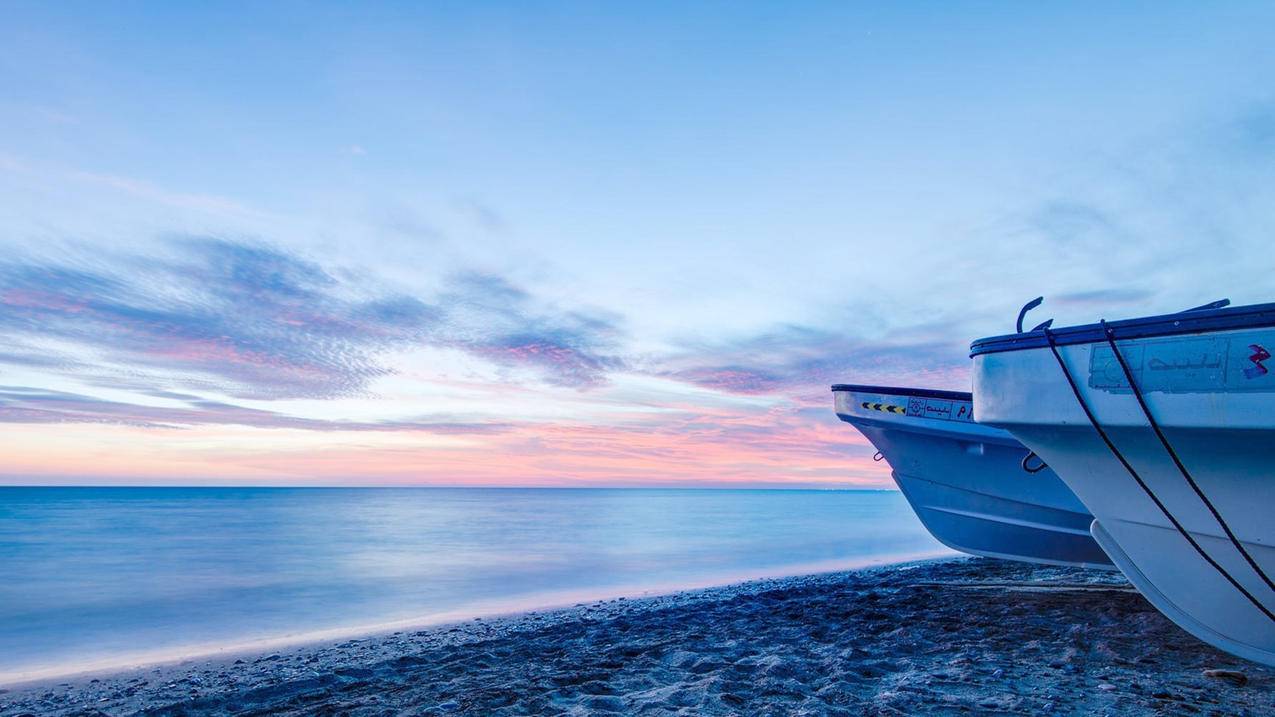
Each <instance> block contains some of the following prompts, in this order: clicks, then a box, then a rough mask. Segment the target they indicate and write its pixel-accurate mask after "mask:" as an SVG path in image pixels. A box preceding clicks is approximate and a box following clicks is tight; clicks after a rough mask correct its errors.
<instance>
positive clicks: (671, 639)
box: [0, 558, 1275, 717]
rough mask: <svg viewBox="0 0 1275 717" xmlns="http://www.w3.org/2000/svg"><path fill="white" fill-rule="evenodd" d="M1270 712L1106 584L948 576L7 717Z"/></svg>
mask: <svg viewBox="0 0 1275 717" xmlns="http://www.w3.org/2000/svg"><path fill="white" fill-rule="evenodd" d="M138 713H140V714H153V715H220V714H236V715H249V714H255V715H265V714H272V715H273V714H284V715H302V714H304V715H398V714H420V715H444V714H446V715H457V714H461V715H525V714H566V715H592V714H638V715H673V714H678V715H825V714H826V715H877V714H884V715H917V714H920V715H949V714H952V715H955V714H1100V715H1101V714H1111V715H1177V714H1182V715H1187V714H1217V715H1245V714H1249V715H1269V714H1275V671H1272V670H1269V669H1266V668H1262V667H1259V666H1257V665H1255V664H1253V663H1248V662H1245V661H1243V660H1240V659H1239V658H1235V657H1231V656H1230V655H1227V654H1225V653H1222V652H1219V651H1217V650H1215V649H1213V648H1211V647H1209V646H1207V645H1205V644H1203V643H1201V642H1200V641H1198V640H1196V639H1195V638H1193V637H1191V636H1190V635H1188V634H1187V633H1186V632H1184V631H1182V630H1181V629H1179V628H1178V627H1177V626H1175V625H1173V624H1172V623H1171V622H1169V621H1168V620H1167V619H1165V618H1164V617H1162V616H1161V615H1160V614H1159V613H1158V612H1156V611H1155V609H1154V608H1152V607H1151V606H1150V605H1149V604H1148V603H1147V602H1146V601H1145V600H1144V599H1143V598H1142V597H1141V596H1140V595H1138V594H1137V593H1136V592H1135V591H1133V590H1132V589H1131V588H1130V587H1129V586H1128V584H1127V583H1126V582H1125V581H1124V579H1123V578H1122V577H1121V576H1120V575H1119V574H1118V573H1112V572H1104V571H1086V570H1075V569H1067V568H1046V567H1037V566H1028V565H1020V564H1015V563H1008V562H1002V561H994V560H981V559H966V558H956V559H948V560H942V561H934V562H925V563H914V564H907V565H902V566H893V567H889V568H876V569H870V570H863V571H855V572H846V573H832V574H826V575H816V576H806V577H796V578H784V579H777V580H763V581H755V582H749V583H742V584H739V585H733V586H729V587H722V588H710V589H705V590H696V591H688V592H683V593H678V594H675V595H669V596H663V597H654V598H642V599H630V600H625V599H619V600H611V601H606V602H602V603H593V604H588V605H580V606H577V607H575V608H572V609H569V610H558V611H553V612H543V613H528V614H524V615H518V616H511V617H507V618H500V619H489V620H473V621H469V622H466V623H463V624H457V625H451V626H442V627H435V628H430V629H425V630H419V631H411V632H408V631H403V632H396V633H393V634H387V635H379V636H369V637H365V638H362V639H356V640H346V641H342V642H339V643H327V644H315V645H309V646H303V647H297V648H293V649H290V650H286V651H280V652H276V653H271V654H267V655H261V654H258V655H244V656H239V657H233V656H232V657H222V658H217V659H204V660H199V661H192V662H187V663H181V664H173V665H165V666H158V667H151V668H147V669H143V670H134V671H130V672H124V673H116V674H113V675H97V676H84V677H81V678H77V679H74V680H63V681H58V682H56V683H43V684H39V683H33V684H28V685H18V686H13V687H10V688H9V689H8V690H7V691H4V692H2V693H0V717H16V716H17V715H27V714H29V715H125V714H138Z"/></svg>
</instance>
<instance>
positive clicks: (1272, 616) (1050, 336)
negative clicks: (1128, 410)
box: [1045, 329, 1275, 622]
mask: <svg viewBox="0 0 1275 717" xmlns="http://www.w3.org/2000/svg"><path fill="white" fill-rule="evenodd" d="M1045 338H1046V339H1047V340H1048V341H1049V350H1050V351H1052V352H1053V354H1054V358H1055V359H1056V360H1057V361H1058V367H1059V368H1061V369H1062V372H1063V376H1064V377H1066V379H1067V384H1068V385H1069V386H1071V392H1072V393H1073V394H1074V395H1075V396H1076V402H1077V403H1079V404H1080V408H1081V410H1083V411H1084V412H1085V417H1086V418H1088V419H1089V425H1091V426H1093V429H1094V431H1096V432H1097V433H1098V437H1099V438H1101V439H1102V442H1103V443H1105V444H1107V448H1108V449H1109V450H1110V451H1111V454H1112V455H1114V456H1115V457H1116V460H1118V461H1120V465H1122V466H1124V469H1125V470H1126V471H1128V472H1129V475H1131V476H1133V480H1134V481H1136V482H1137V484H1138V487H1139V488H1141V489H1142V492H1143V493H1146V494H1147V497H1148V498H1150V499H1151V502H1152V503H1155V506H1156V507H1157V508H1159V509H1160V512H1161V513H1163V514H1164V517H1165V518H1168V519H1169V522H1170V523H1172V524H1173V527H1174V528H1176V529H1177V531H1178V533H1180V534H1181V535H1182V537H1183V538H1186V542H1188V543H1190V544H1191V547H1192V548H1195V552H1197V553H1199V554H1200V557H1201V558H1204V561H1205V562H1207V563H1208V564H1209V565H1211V566H1212V567H1213V569H1214V570H1216V571H1217V572H1218V574H1219V575H1221V576H1222V577H1224V578H1226V581H1227V582H1229V583H1230V584H1231V585H1233V586H1234V587H1235V589H1236V590H1238V591H1240V594H1241V595H1243V596H1244V597H1246V598H1248V601H1249V602H1251V603H1253V606H1254V607H1256V608H1257V609H1258V610H1260V611H1261V612H1262V614H1263V615H1265V616H1266V617H1267V619H1269V620H1270V621H1271V622H1275V613H1272V612H1271V611H1270V610H1269V609H1268V608H1267V607H1266V606H1265V605H1263V604H1262V601H1260V600H1258V599H1257V598H1255V597H1253V594H1252V593H1250V592H1249V591H1248V590H1247V589H1246V588H1245V587H1244V586H1243V585H1241V584H1240V583H1239V581H1237V580H1236V579H1235V578H1233V577H1231V574H1230V573H1228V572H1226V570H1225V569H1224V568H1223V567H1222V566H1221V565H1218V563H1217V561H1216V560H1214V559H1213V557H1212V556H1210V555H1209V554H1208V553H1206V552H1204V548H1202V547H1200V544H1199V543H1197V542H1195V538H1192V537H1191V534H1190V533H1188V532H1187V530H1186V528H1184V527H1182V524H1181V523H1179V522H1178V519H1177V518H1175V517H1173V514H1172V513H1170V512H1169V509H1168V508H1166V507H1165V506H1164V503H1161V502H1160V499H1159V498H1158V497H1156V494H1155V493H1153V492H1152V491H1151V489H1150V488H1149V487H1147V484H1146V482H1144V481H1143V480H1142V476H1140V475H1138V472H1137V471H1135V470H1134V469H1133V466H1131V465H1129V461H1127V460H1125V457H1124V455H1123V454H1122V453H1120V449H1118V448H1116V444H1114V443H1112V442H1111V438H1110V437H1109V436H1108V435H1107V432H1106V431H1104V430H1102V426H1101V425H1100V424H1099V423H1098V419H1097V418H1095V417H1094V415H1093V411H1091V410H1090V409H1089V404H1087V403H1085V398H1084V396H1082V395H1081V394H1080V387H1078V386H1077V385H1076V379H1074V378H1072V376H1071V371H1070V370H1069V369H1068V368H1067V364H1066V362H1064V361H1063V357H1062V354H1060V353H1058V343H1057V342H1056V341H1055V340H1054V332H1052V331H1050V330H1049V329H1045Z"/></svg>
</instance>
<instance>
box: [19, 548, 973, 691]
mask: <svg viewBox="0 0 1275 717" xmlns="http://www.w3.org/2000/svg"><path fill="white" fill-rule="evenodd" d="M956 555H958V554H957V553H955V552H954V551H952V550H950V549H946V548H945V549H942V550H936V551H932V552H924V553H910V554H901V555H883V556H877V557H873V558H862V559H850V560H826V561H819V562H813V563H799V564H794V565H786V566H783V567H777V568H770V569H758V570H751V571H745V572H739V573H729V574H722V575H714V576H712V577H708V578H704V579H702V580H699V581H695V582H692V583H689V584H687V583H664V584H654V585H641V586H633V585H627V586H626V585H618V586H611V587H606V588H590V589H580V590H558V591H548V592H541V593H532V594H528V595H524V596H520V597H516V598H509V599H501V600H492V601H484V602H479V603H474V604H472V605H469V606H467V607H465V608H459V609H451V610H442V611H439V612H435V613H430V614H428V615H421V616H416V617H410V618H403V619H398V620H388V621H381V622H374V623H362V624H358V625H347V626H340V627H333V628H325V629H320V630H307V631H304V632H294V633H288V634H285V635H278V636H274V637H265V638H257V639H249V640H236V641H232V642H228V643H218V644H203V645H200V644H196V645H188V646H183V647H178V648H172V649H164V650H152V651H139V652H135V653H129V654H127V655H112V656H109V657H101V658H96V659H92V660H88V661H84V662H80V663H76V664H75V665H73V666H66V665H58V666H51V667H34V668H29V669H23V670H12V671H8V672H0V689H8V690H11V691H15V690H25V689H31V688H34V687H37V686H40V685H46V684H52V683H57V682H66V681H75V680H80V679H83V678H92V677H107V676H112V675H118V674H123V673H133V672H139V671H145V670H147V669H149V668H154V667H173V666H177V665H181V664H185V663H190V662H201V661H214V662H215V661H223V660H227V659H233V658H243V657H255V656H257V655H260V654H265V653H268V652H277V651H279V650H288V649H293V648H305V647H318V646H321V645H323V644H326V643H330V642H336V641H343V640H350V639H357V638H376V637H383V636H384V635H387V634H390V633H393V632H395V631H416V630H424V629H432V628H441V627H450V626H452V625H457V624H461V623H464V622H468V621H471V620H475V619H481V620H498V619H512V618H518V617H521V616H524V615H529V614H534V613H546V612H557V611H561V610H569V609H573V608H576V607H581V606H582V605H583V604H586V603H596V602H605V601H610V600H618V599H625V600H639V599H645V598H656V597H672V596H676V595H679V594H681V593H688V594H689V593H698V592H701V591H704V590H712V589H714V588H727V587H732V586H736V585H742V584H746V583H750V582H755V581H764V580H782V579H788V578H799V577H809V576H816V575H824V574H828V573H840V572H850V571H861V570H870V569H874V568H881V567H892V566H898V565H904V564H910V563H921V562H928V561H934V560H943V559H946V558H950V557H953V556H956Z"/></svg>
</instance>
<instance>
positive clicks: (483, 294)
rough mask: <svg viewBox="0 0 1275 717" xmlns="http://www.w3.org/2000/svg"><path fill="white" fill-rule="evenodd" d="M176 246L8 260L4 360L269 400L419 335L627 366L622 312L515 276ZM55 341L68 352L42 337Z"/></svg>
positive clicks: (325, 383)
mask: <svg viewBox="0 0 1275 717" xmlns="http://www.w3.org/2000/svg"><path fill="white" fill-rule="evenodd" d="M163 248H164V249H165V251H163V252H160V253H159V254H158V255H153V256H141V255H129V256H122V257H121V256H114V257H112V256H106V255H103V254H101V253H94V254H93V255H91V257H90V260H89V261H81V262H79V263H77V262H74V261H67V260H63V261H58V262H51V261H36V260H27V261H23V260H18V259H11V260H9V261H5V262H0V309H2V310H0V336H2V337H4V339H5V340H6V343H7V344H8V346H9V349H8V350H7V351H4V352H0V363H9V364H11V365H23V366H28V367H37V368H43V369H49V370H55V371H61V372H65V373H68V374H72V375H74V376H75V377H76V378H78V379H81V380H88V381H89V382H90V383H97V384H102V385H110V384H111V382H112V381H119V382H120V385H121V386H125V387H130V388H133V389H135V390H142V391H166V390H174V389H175V390H182V389H186V390H195V391H198V392H202V393H206V392H209V391H216V392H219V393H222V394H224V395H227V396H230V397H235V398H245V399H256V400H271V399H287V398H312V399H331V398H339V397H346V396H353V395H362V394H365V393H366V391H367V389H368V386H369V384H370V382H371V381H372V380H373V379H375V378H377V377H381V376H385V375H388V374H390V373H392V372H393V369H392V368H391V367H389V366H387V365H385V364H384V362H383V356H384V355H385V354H386V353H387V352H390V351H393V350H396V349H403V348H410V347H416V346H433V347H441V348H451V349H456V350H460V351H464V352H467V353H469V354H470V355H472V356H475V357H479V358H481V359H484V360H487V361H489V362H491V363H494V364H496V365H498V366H501V367H504V368H517V369H525V370H528V371H530V372H532V374H533V375H534V376H536V377H539V378H540V379H541V380H544V381H546V382H548V383H550V384H553V385H561V386H572V387H579V388H587V387H592V386H598V385H601V384H602V383H604V382H605V381H606V376H607V373H608V372H610V371H612V370H615V369H618V368H620V367H621V366H623V361H621V360H620V359H619V358H617V357H616V356H615V355H614V346H615V344H616V343H617V341H618V339H619V337H620V332H619V329H618V327H617V323H616V319H614V318H613V317H609V316H605V315H601V314H594V313H587V312H581V311H574V310H565V311H564V310H560V309H557V308H555V307H552V306H545V305H542V304H541V303H540V302H537V301H536V300H535V298H534V297H533V296H531V295H530V294H529V293H528V292H526V291H524V290H523V289H521V288H518V287H516V286H514V285H513V284H511V283H510V282H509V281H508V280H506V279H504V278H502V277H497V276H494V275H489V274H469V273H467V274H460V275H457V276H455V277H454V278H452V279H451V280H450V281H448V282H447V283H446V288H445V289H444V290H443V291H442V292H441V293H440V294H438V295H437V296H435V297H432V298H431V299H429V300H423V299H421V298H418V297H416V296H411V295H407V294H403V293H398V292H393V291H388V290H383V289H379V288H378V286H377V285H376V283H375V281H374V280H372V279H369V278H366V277H364V278H360V279H359V280H357V281H354V280H349V279H346V280H339V279H337V278H336V275H334V274H333V273H330V272H328V271H327V270H325V269H324V268H323V267H321V266H320V265H318V264H317V263H314V262H312V261H309V260H306V259H304V258H301V257H298V256H296V255H293V254H290V253H287V252H285V251H283V250H281V249H278V248H274V247H271V246H268V245H265V244H259V243H249V242H233V241H228V240H224V239H217V238H209V237H179V238H173V239H169V240H167V241H166V242H165V243H164V245H163ZM86 264H87V265H89V266H86ZM50 343H56V344H57V345H58V346H59V350H58V351H57V352H54V351H47V352H42V351H40V350H38V349H36V348H34V347H35V346H36V345H38V344H46V345H47V344H50Z"/></svg>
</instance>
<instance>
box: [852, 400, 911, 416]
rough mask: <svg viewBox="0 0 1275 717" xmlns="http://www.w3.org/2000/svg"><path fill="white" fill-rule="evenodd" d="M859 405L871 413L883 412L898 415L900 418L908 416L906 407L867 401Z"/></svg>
mask: <svg viewBox="0 0 1275 717" xmlns="http://www.w3.org/2000/svg"><path fill="white" fill-rule="evenodd" d="M859 405H860V406H863V407H864V408H866V409H868V410H869V411H881V412H883V413H897V414H899V415H900V416H902V415H906V414H907V412H908V409H907V407H906V406H895V405H894V404H891V403H868V402H867V401H864V402H862V403H860V404H859Z"/></svg>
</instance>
